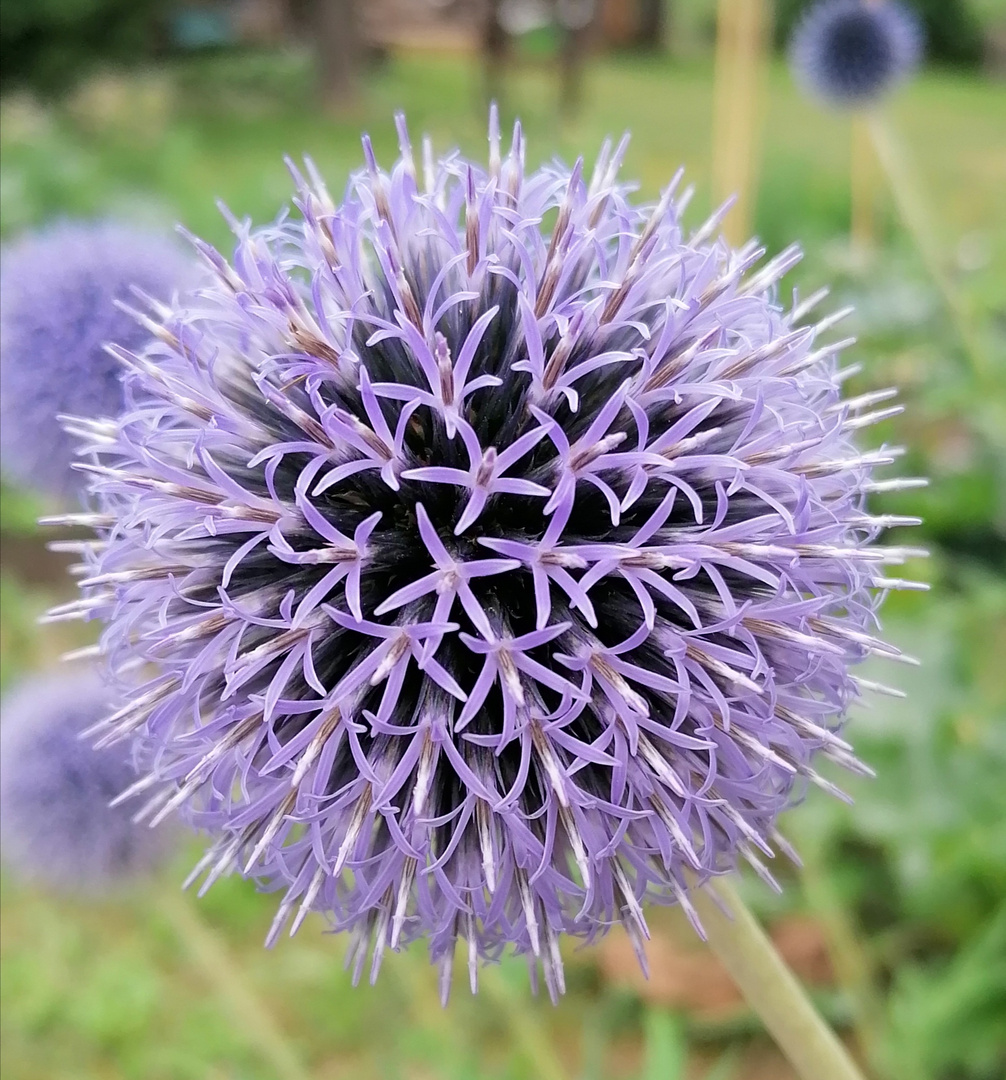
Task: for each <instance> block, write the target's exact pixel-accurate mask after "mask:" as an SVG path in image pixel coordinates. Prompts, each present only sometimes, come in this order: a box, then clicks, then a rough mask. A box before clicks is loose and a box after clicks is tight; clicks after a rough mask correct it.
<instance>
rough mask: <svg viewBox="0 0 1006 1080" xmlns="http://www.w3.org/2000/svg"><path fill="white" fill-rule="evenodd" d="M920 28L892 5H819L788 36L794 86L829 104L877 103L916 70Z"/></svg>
mask: <svg viewBox="0 0 1006 1080" xmlns="http://www.w3.org/2000/svg"><path fill="white" fill-rule="evenodd" d="M921 57H922V28H921V26H920V25H919V21H918V19H917V18H916V16H915V15H914V14H913V13H912V12H911V11H910V10H909V9H908V8H906V7H904V6H903V5H902V4H900V3H898V2H897V0H820V3H817V4H815V5H814V6H813V7H811V8H810V10H809V11H808V12H807V13H806V14H805V15H804V16H803V18H802V19H801V20H800V22H799V23H798V24H797V27H796V29H795V30H794V32H793V39H792V42H791V44H790V61H791V63H792V65H793V71H794V74H795V75H796V78H797V81H798V82H799V83H800V85H801V86H802V87H803V88H804V89H805V90H806V91H807V92H808V93H810V94H813V95H814V96H815V97H818V98H820V99H821V100H823V101H826V102H828V103H829V104H832V105H839V106H845V107H860V106H864V105H870V104H873V103H874V102H876V101H879V100H880V99H881V98H882V97H883V96H884V95H885V94H887V93H888V92H889V91H890V90H892V89H893V88H894V87H895V86H897V84H898V83H900V82H902V81H903V80H904V79H906V78H907V77H908V76H909V75H910V74H911V73H912V71H914V70H915V68H916V66H917V65H918V63H919V60H920V59H921Z"/></svg>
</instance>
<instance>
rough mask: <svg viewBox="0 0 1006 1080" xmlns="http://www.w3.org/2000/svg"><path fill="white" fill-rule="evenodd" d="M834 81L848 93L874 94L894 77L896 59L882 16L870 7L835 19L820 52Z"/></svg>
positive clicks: (859, 8) (854, 9) (862, 7)
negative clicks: (840, 83)
mask: <svg viewBox="0 0 1006 1080" xmlns="http://www.w3.org/2000/svg"><path fill="white" fill-rule="evenodd" d="M822 61H826V62H827V64H828V66H829V68H830V70H831V72H832V75H833V78H834V79H835V80H836V81H840V82H842V83H843V84H844V85H845V86H846V88H847V90H848V91H849V92H850V93H858V94H866V95H869V94H871V93H873V92H874V91H875V90H876V89H877V88H878V87H879V86H883V85H884V84H885V83H886V82H887V81H888V80H889V79H890V78H891V76H892V75H893V74H894V70H895V66H896V57H895V50H894V45H893V42H892V41H891V37H890V33H889V32H888V31H887V29H886V27H885V25H884V19H883V17H882V15H880V14H878V13H877V12H876V11H874V10H873V9H872V8H870V7H869V6H860V7H853V8H849V9H848V10H847V11H845V12H844V13H843V14H842V16H841V17H836V18H835V20H834V22H833V23H832V25H831V26H830V28H829V32H828V41H827V43H826V45H825V46H824V47H823V48H822Z"/></svg>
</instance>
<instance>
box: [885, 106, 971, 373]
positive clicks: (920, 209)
mask: <svg viewBox="0 0 1006 1080" xmlns="http://www.w3.org/2000/svg"><path fill="white" fill-rule="evenodd" d="M866 124H867V127H868V129H869V133H870V139H871V141H872V142H873V148H874V151H875V152H876V155H877V159H878V161H879V162H880V164H881V167H882V168H883V170H884V172H885V173H886V174H887V182H888V184H889V185H890V188H891V195H892V196H893V198H894V204H895V206H896V207H897V209H898V214H899V215H900V217H901V220H902V222H904V225H905V228H907V229H908V231H909V232H910V233H911V234H912V237H913V239H914V240H915V246H916V247H917V248H918V251H919V254H920V255H921V256H922V261H923V263H925V266H926V269H927V270H928V271H929V274H930V276H931V277H932V279H933V281H934V282H935V283H936V287H937V288H938V289H939V290H940V292H941V293H943V299H944V301H945V302H946V305H947V308H948V309H949V311H950V314H951V316H952V318H953V320H954V323H955V325H956V327H957V333H958V335H959V336H960V339H961V341H962V343H963V344H964V347H965V349H966V350H967V352H968V354H969V357H970V359H971V365H972V371H973V372H974V374H975V375H976V376H978V377H979V378H980V379H981V378H984V376H985V375H987V374H988V364H987V362H986V358H985V351H984V349H983V346H982V343H981V341H980V340H979V338H978V335H977V334H976V332H975V329H974V326H973V325H972V321H971V316H970V313H969V311H968V309H967V305H966V304H965V302H964V299H963V298H962V296H961V294H960V291H959V290H958V289H957V286H956V285H955V284H954V282H953V280H952V279H951V277H950V275H949V274H948V273H947V271H946V268H945V267H944V265H943V255H942V252H941V250H940V243H939V240H938V239H937V237H936V234H935V233H934V232H933V229H932V224H931V223H932V221H933V215H932V213H931V211H930V208H929V205H928V201H927V200H926V198H925V196H924V195H923V193H922V190H921V188H920V187H919V185H918V183H917V182H916V180H915V177H914V175H913V171H912V169H911V167H910V166H909V164H908V157H907V155H906V153H905V151H904V150H903V148H902V147H901V146H900V145H899V143H898V140H897V139H896V138H895V135H894V132H893V131H892V130H891V128H890V126H889V125H888V124H886V123H885V122H884V120H883V118H882V117H881V116H880V115H878V114H876V113H874V114H872V115H869V116H868V117H867V119H866Z"/></svg>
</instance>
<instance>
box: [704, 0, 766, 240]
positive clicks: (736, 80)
mask: <svg viewBox="0 0 1006 1080" xmlns="http://www.w3.org/2000/svg"><path fill="white" fill-rule="evenodd" d="M768 3H769V0H719V6H718V9H717V18H716V63H715V73H714V84H713V197H714V198H715V200H716V202H717V203H721V202H723V201H724V200H725V199H727V198H729V197H730V196H731V195H734V196H736V199H737V201H736V203H735V204H734V207H733V209H732V210H731V211H730V213H729V214H728V215H727V217H726V220H725V221H724V228H723V231H724V234H725V235H726V237H727V239H728V240H729V241H730V243H732V244H734V245H735V246H739V245H740V244H742V243H744V242H745V241H746V240H748V239H749V237H750V235H751V219H752V216H753V209H754V203H755V189H756V173H757V156H758V155H757V144H758V138H759V136H760V134H761V130H760V129H761V120H762V111H763V109H762V95H763V90H764V82H765V71H766V66H767V56H766V53H767V44H768V40H767V39H768V30H769V21H770V20H769V7H768Z"/></svg>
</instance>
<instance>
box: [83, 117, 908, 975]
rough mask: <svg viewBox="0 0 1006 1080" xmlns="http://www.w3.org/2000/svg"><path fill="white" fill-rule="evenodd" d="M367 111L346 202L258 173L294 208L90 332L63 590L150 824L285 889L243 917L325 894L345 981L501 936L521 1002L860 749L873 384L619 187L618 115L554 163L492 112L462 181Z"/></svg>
mask: <svg viewBox="0 0 1006 1080" xmlns="http://www.w3.org/2000/svg"><path fill="white" fill-rule="evenodd" d="M399 128H400V139H401V157H400V159H399V160H398V161H397V163H396V164H395V166H394V167H393V169H392V170H391V172H390V173H385V172H384V171H382V170H381V169H380V168H379V167H378V164H377V162H376V161H375V159H374V155H373V152H372V150H371V147H370V143H369V141H367V140H365V142H364V150H365V155H366V161H367V166H366V169H365V170H363V171H361V172H360V173H358V174H357V175H355V176H354V177H353V178H352V180H351V182H350V185H349V189H348V192H347V194H346V197H345V199H344V201H343V202H342V203H341V205H337V204H336V203H335V202H334V201H333V200H332V199H331V198H330V196H329V194H328V192H327V191H326V189H325V186H324V184H323V182H322V180H321V179H320V177H319V176H318V175H317V174H316V172H315V170H314V168H313V167H312V166H311V165H310V164H308V169H307V171H308V178H307V179H305V178H304V177H302V176H301V174H300V173H299V171H298V170H297V169H296V168H294V167H293V166H292V165H291V169H292V171H293V174H294V177H295V180H296V184H297V188H298V193H297V197H296V206H297V209H298V211H299V217H298V218H296V219H295V218H283V219H281V220H280V222H279V223H278V224H276V225H273V226H269V227H266V228H264V229H252V228H251V226H250V224H249V223H247V222H237V221H233V222H232V224H233V228H234V231H235V233H236V235H237V238H238V240H237V244H236V247H235V251H234V255H233V259H232V260H231V261H229V262H228V261H226V260H225V259H224V257H223V256H221V255H220V254H219V253H218V252H216V251H215V250H213V249H212V248H210V247H209V246H208V245H206V244H203V243H202V242H201V241H196V244H197V247H198V248H199V250H200V251H201V252H202V253H203V255H204V256H205V258H206V260H207V262H208V263H209V264H210V266H211V267H212V268H213V270H214V272H215V274H216V278H217V281H216V284H215V285H214V286H212V287H210V288H207V289H204V290H202V291H201V292H200V294H199V296H198V297H197V298H196V299H194V300H192V301H191V302H189V303H183V304H180V305H179V306H178V307H176V308H175V309H173V310H171V311H161V312H160V316H161V319H162V323H163V325H162V328H161V329H160V331H159V332H158V335H157V337H156V339H155V340H153V341H152V342H150V344H149V345H148V347H147V349H146V350H145V351H143V352H139V353H137V352H130V351H129V350H127V349H121V350H119V352H120V355H121V357H122V359H123V362H124V363H125V364H126V365H127V367H128V368H129V369H130V371H131V372H132V378H133V379H135V380H136V382H137V383H138V384H139V386H140V387H142V390H143V396H142V398H141V400H143V401H144V402H145V403H143V404H140V405H138V406H137V407H136V408H135V409H134V410H133V411H131V412H129V413H128V414H126V415H125V416H123V417H122V418H121V419H120V420H119V422H118V424H117V425H116V431H115V434H114V436H110V435H109V433H108V428H107V426H106V425H104V424H102V425H98V426H97V427H96V428H95V431H96V436H97V437H96V438H95V440H94V443H93V446H92V448H91V449H92V450H93V451H94V460H95V463H94V464H93V465H91V466H85V467H86V468H89V470H90V472H91V474H92V476H93V478H94V483H93V488H94V491H95V494H96V495H97V496H98V497H99V498H100V500H101V503H102V507H101V511H100V513H99V514H97V515H90V516H89V517H88V518H87V519H86V520H87V521H89V522H90V523H91V524H92V525H95V526H96V527H97V528H98V531H99V533H100V536H101V540H100V543H99V544H98V545H97V546H96V547H95V549H94V553H93V556H92V559H93V563H94V568H93V573H92V574H91V576H90V577H89V578H88V579H87V580H85V581H84V582H83V587H84V597H83V599H82V600H81V601H80V602H79V605H78V606H77V607H76V608H68V609H65V610H64V612H63V614H65V615H66V616H72V615H74V614H76V615H82V616H85V617H90V616H96V617H99V618H101V619H104V620H105V621H106V623H107V627H106V629H105V632H104V635H103V638H102V648H103V650H104V652H105V654H106V655H107V658H108V662H109V663H110V665H111V667H112V669H113V670H116V671H119V672H120V673H121V675H122V679H123V682H124V685H125V692H126V693H128V694H129V695H130V696H129V702H128V703H127V705H126V706H125V707H123V708H122V709H120V710H119V711H117V712H116V713H115V714H114V715H113V716H111V717H110V718H109V719H108V721H107V723H106V724H104V725H103V726H102V727H101V730H102V732H103V738H104V739H105V740H106V741H115V740H117V739H123V740H130V741H132V742H133V743H134V744H135V745H136V746H137V748H138V753H139V754H140V755H141V756H142V757H143V758H144V759H145V760H147V761H149V762H150V773H149V776H148V777H146V778H145V779H143V780H141V781H140V782H138V784H137V785H136V788H137V790H140V789H143V788H147V789H152V790H153V799H152V802H151V803H150V811H149V813H150V816H151V817H152V819H153V820H154V821H156V820H158V819H160V818H162V817H164V816H165V815H167V814H169V813H171V812H172V811H173V810H174V809H176V808H179V807H181V808H183V811H184V814H185V815H186V816H187V819H188V820H189V821H190V822H191V823H192V824H194V825H195V826H197V827H198V828H201V829H204V830H206V831H207V832H208V833H210V834H211V835H212V836H213V837H214V839H215V843H214V844H213V846H212V847H211V848H210V850H209V851H208V853H207V855H206V857H205V858H204V860H203V861H202V862H201V863H200V864H199V866H198V867H197V868H196V871H195V872H194V874H193V880H194V879H195V878H196V877H198V876H199V875H200V874H201V873H203V872H208V876H207V879H206V881H205V883H204V886H203V887H204V888H205V887H208V885H209V884H210V883H212V881H213V880H215V879H216V878H218V877H219V876H220V875H221V874H223V873H226V872H229V871H230V870H231V869H232V868H237V869H238V870H240V872H241V873H243V874H247V875H251V876H254V877H256V878H257V879H259V880H260V881H262V882H264V883H266V884H267V885H268V886H269V887H271V888H275V889H279V890H282V891H283V893H284V895H283V899H282V901H281V903H280V905H279V912H278V914H277V917H276V920H275V923H274V925H273V929H272V931H271V933H270V935H269V938H270V940H273V939H274V938H275V937H276V936H277V935H278V934H279V933H280V931H281V930H282V928H283V927H284V925H285V924H286V923H287V921H288V920H289V919H290V918H291V917H292V931H293V930H296V928H297V926H299V924H300V923H301V921H302V919H303V918H304V916H305V914H306V913H307V912H308V911H311V910H314V909H317V910H320V911H323V912H326V913H328V914H329V916H330V917H331V918H332V920H333V922H334V925H335V926H336V927H337V928H340V929H342V928H346V929H349V930H351V931H352V934H353V945H352V948H351V950H350V960H351V962H352V963H353V964H354V965H355V970H356V974H359V973H360V971H361V969H362V966H363V965H364V963H365V955H366V953H367V951H368V948H369V949H370V950H371V956H372V960H371V973H372V977H376V974H377V970H378V967H379V965H380V962H381V957H382V954H383V951H384V950H385V948H386V947H387V946H390V947H391V948H397V947H398V946H399V945H400V944H401V943H403V942H405V941H407V940H409V939H412V938H417V937H426V938H427V939H428V940H429V943H430V950H431V955H432V958H433V960H434V961H435V962H436V963H438V964H439V965H441V970H442V973H443V984H442V985H443V989H444V993H445V994H446V992H447V987H448V986H449V982H450V977H451V965H452V963H453V957H454V952H455V945H456V943H457V941H458V939H459V938H462V939H464V941H465V942H466V943H467V948H468V956H469V965H470V971H471V979H472V981H473V983H474V981H475V979H476V975H477V968H478V963H479V960H480V958H482V959H492V958H495V957H497V956H498V955H499V954H500V952H501V951H502V950H503V949H504V948H505V947H507V946H513V947H514V948H515V949H516V950H517V951H518V952H521V953H526V954H528V955H529V957H530V959H531V962H532V963H531V966H532V971H537V969H538V964H539V963H540V965H541V968H542V970H543V972H544V977H545V980H546V983H547V985H548V988H549V990H550V992H551V993H552V994H553V995H555V994H557V993H559V992H560V991H561V990H562V978H563V977H562V967H561V963H560V958H559V947H558V938H559V935H560V934H561V933H569V934H574V935H579V936H582V937H586V938H591V937H593V936H596V935H598V934H600V933H603V932H604V931H605V930H606V929H607V927H609V926H611V925H612V924H613V923H615V922H622V923H624V924H625V926H626V927H627V928H628V930H629V932H630V934H631V935H632V937H633V939H634V940H635V941H636V942H637V944H640V947H641V941H642V939H643V938H644V937H645V935H646V923H645V921H644V916H643V904H644V903H645V902H646V901H647V900H653V901H656V902H661V903H674V902H680V903H682V904H683V905H684V906H685V908H686V910H689V911H690V910H691V908H690V904H689V901H688V890H689V888H690V886H691V885H692V884H694V883H695V882H696V881H700V882H701V881H704V880H706V879H707V878H708V877H709V876H710V875H713V874H719V873H723V872H727V871H729V870H730V869H732V868H733V867H734V866H735V865H736V863H737V860H738V858H739V857H743V858H745V859H748V860H749V861H751V862H752V863H753V864H754V865H755V866H756V867H757V868H758V869H759V870H760V871H761V872H763V873H765V874H766V875H767V873H768V872H767V870H765V869H764V866H763V863H762V861H761V858H760V856H759V853H761V855H763V856H766V857H767V856H770V855H771V854H772V851H773V849H772V846H771V845H772V842H773V838H774V837H775V833H774V823H775V820H776V818H777V816H778V814H779V813H780V811H782V810H783V809H785V808H786V807H787V806H789V805H790V804H792V803H793V801H794V800H795V799H796V798H797V797H798V796H799V795H800V793H801V792H802V791H803V789H804V787H805V784H806V782H808V781H810V782H815V783H819V784H822V785H824V786H825V787H828V786H829V785H828V784H827V782H826V781H824V780H822V779H821V777H820V776H819V774H818V773H817V771H816V770H815V769H814V767H813V765H812V764H811V762H812V759H813V758H814V756H815V755H816V754H818V753H820V754H822V755H823V756H826V757H828V758H831V759H832V760H834V761H838V762H840V763H843V764H846V765H850V766H852V767H856V762H855V759H854V758H852V757H851V755H850V752H849V747H848V746H847V745H846V744H845V743H844V742H843V741H842V740H841V738H840V737H839V736H838V735H837V734H836V729H837V728H838V726H839V725H840V722H841V718H842V715H843V713H844V712H845V709H846V707H847V706H848V704H849V702H850V701H852V700H853V699H855V698H856V697H857V695H858V693H859V690H860V683H859V682H858V681H857V680H856V679H855V678H854V677H853V676H852V675H851V674H850V672H849V668H850V665H851V664H852V663H854V662H855V661H858V660H860V659H862V658H863V657H865V656H866V655H867V654H870V653H874V652H876V653H880V654H882V655H892V653H893V650H891V649H889V648H888V647H887V646H885V645H883V644H882V643H881V642H880V641H878V640H877V639H876V638H875V637H874V636H873V635H872V627H873V624H874V622H875V612H876V608H877V606H878V603H879V600H880V598H881V597H882V596H883V594H884V593H885V591H886V590H887V589H889V588H892V587H896V586H897V585H898V584H899V583H898V582H897V581H896V580H892V579H888V578H886V577H884V576H883V564H884V563H885V562H889V561H898V560H900V559H903V558H904V555H905V552H904V550H899V549H893V548H882V547H879V546H877V545H876V544H875V543H874V541H875V540H876V538H877V535H878V533H879V532H880V530H881V529H882V527H884V526H885V525H887V524H890V523H891V522H890V521H887V520H884V519H880V518H877V517H874V516H871V514H870V513H869V511H868V510H867V507H866V505H865V504H866V496H867V492H868V491H870V490H871V485H872V483H873V481H872V480H871V474H872V471H873V469H874V467H875V466H876V465H879V464H882V463H884V462H888V461H891V460H893V456H894V455H893V452H891V451H888V450H878V451H873V452H869V453H863V452H860V451H859V450H858V449H857V448H856V446H855V443H854V434H855V432H856V430H857V429H858V428H861V427H863V426H865V425H868V424H870V423H871V422H872V421H873V420H875V419H877V418H879V417H880V416H883V415H888V414H889V413H890V411H891V410H890V409H887V408H885V409H882V410H880V411H879V412H877V411H871V406H872V404H873V403H874V402H875V401H881V400H884V399H885V398H886V397H887V396H888V395H887V394H880V395H872V396H867V397H865V398H861V399H858V400H856V399H854V400H851V401H843V400H842V397H841V392H840V384H841V381H842V378H843V377H844V374H845V373H843V372H841V371H839V369H838V366H837V360H836V354H837V352H838V351H839V349H840V348H841V347H842V345H843V344H845V343H841V342H840V343H837V344H824V345H822V344H821V341H820V338H821V335H822V334H823V333H824V332H825V331H826V330H827V329H828V328H829V327H830V326H831V324H832V323H833V322H835V321H836V317H834V316H833V317H831V318H828V319H825V320H824V321H823V322H820V323H818V324H816V325H806V324H804V322H803V319H804V316H805V314H806V312H807V311H808V310H809V309H810V307H811V306H812V304H813V298H812V299H811V300H809V301H806V302H804V303H802V304H797V305H796V306H795V307H794V308H792V309H788V308H786V307H784V306H782V305H781V304H779V303H778V302H777V300H776V297H775V282H776V281H777V279H778V278H779V276H780V275H782V274H783V273H784V272H785V271H786V270H787V269H788V268H789V267H790V266H792V265H793V263H795V262H796V260H797V258H798V253H797V251H796V250H795V249H790V250H787V251H785V252H783V253H782V254H781V255H779V256H778V257H777V258H775V259H774V260H772V261H771V262H769V263H768V264H767V265H765V266H764V267H763V268H762V269H760V270H758V271H755V270H753V269H752V268H753V267H754V266H755V264H756V263H757V262H758V261H759V260H760V258H761V256H762V254H763V252H762V250H761V249H759V248H758V247H757V245H756V244H754V243H751V244H748V245H747V246H745V247H744V248H742V249H741V250H739V251H734V250H731V248H730V247H729V246H728V245H727V244H725V243H724V242H723V241H722V240H714V239H712V237H713V236H714V235H715V234H716V232H717V229H718V219H717V218H714V219H713V220H712V221H710V222H709V223H707V225H706V226H704V227H703V228H701V229H700V230H699V231H698V232H697V233H695V234H692V235H691V236H688V235H687V234H686V233H685V232H684V231H683V229H682V226H681V223H680V213H681V209H682V206H683V203H684V201H685V197H684V196H682V197H681V198H680V199H677V198H676V196H675V187H676V182H677V181H676V180H675V182H672V184H671V185H670V187H669V188H668V189H667V190H666V192H665V193H664V195H663V198H662V199H661V200H660V202H659V204H658V205H656V206H652V205H651V206H640V205H638V204H636V203H634V202H633V201H632V200H631V199H630V198H629V192H630V190H631V189H630V188H629V187H628V186H627V185H624V184H622V183H620V182H619V181H618V179H617V175H618V170H619V165H620V161H621V158H622V155H623V152H624V142H623V144H621V145H620V146H619V147H618V148H617V149H616V150H615V151H614V152H612V150H611V147H610V145H607V144H606V145H605V147H604V148H603V150H602V153H601V155H600V159H599V161H598V163H597V165H596V166H595V168H594V172H593V177H592V178H587V177H586V176H585V175H584V173H583V171H582V162H580V161H578V162H577V163H576V164H575V165H574V166H573V168H572V170H570V169H568V168H564V167H563V166H561V165H559V164H554V165H549V166H546V167H544V168H542V169H540V170H538V171H537V172H534V173H531V174H526V173H525V169H524V141H523V137H522V135H521V130H520V127H519V126H518V127H517V128H516V129H515V132H514V137H513V143H512V146H511V149H510V151H509V154H507V155H506V156H505V157H503V156H501V153H500V145H499V134H498V128H497V126H496V122H495V113H494V114H493V117H492V123H491V125H490V144H489V165H488V169H487V170H486V169H483V168H481V167H479V166H478V165H476V164H474V163H471V162H469V161H467V160H465V159H464V158H462V157H460V156H459V155H457V154H450V155H448V156H447V157H445V158H443V159H441V160H439V161H437V160H435V159H434V158H433V155H432V152H431V150H430V147H429V143H428V142H427V143H425V144H424V152H423V156H422V162H421V163H420V164H419V166H418V167H417V163H416V162H415V160H414V158H413V153H412V149H411V146H410V143H409V139H408V135H407V133H406V130H405V127H404V121H401V120H400V121H399ZM544 220H552V221H553V222H554V224H553V227H552V228H551V230H550V231H549V230H545V229H544V228H543V221H544ZM894 411H897V409H895V410H894ZM140 665H142V667H141V670H143V671H145V672H149V671H150V665H153V666H154V669H155V670H156V674H155V675H154V676H153V677H150V678H147V679H146V681H140V682H135V681H131V673H132V674H133V675H135V671H136V670H137V668H138V667H139V666H140ZM292 931H291V932H292Z"/></svg>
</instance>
